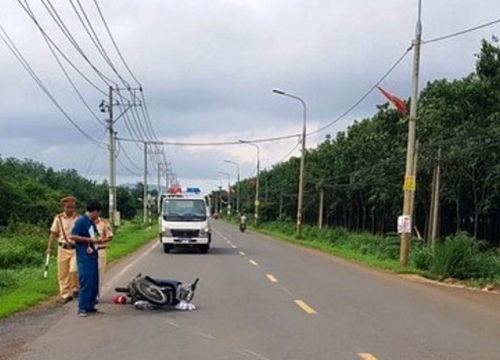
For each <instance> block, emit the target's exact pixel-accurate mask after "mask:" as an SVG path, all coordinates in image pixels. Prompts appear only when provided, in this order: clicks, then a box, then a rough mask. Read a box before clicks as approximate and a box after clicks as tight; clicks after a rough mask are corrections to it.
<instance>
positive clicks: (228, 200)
mask: <svg viewBox="0 0 500 360" xmlns="http://www.w3.org/2000/svg"><path fill="white" fill-rule="evenodd" d="M217 172H218V173H220V174H224V175H226V176H227V214H228V215H231V175H229V173H227V172H224V171H217Z"/></svg>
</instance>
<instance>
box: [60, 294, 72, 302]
mask: <svg viewBox="0 0 500 360" xmlns="http://www.w3.org/2000/svg"><path fill="white" fill-rule="evenodd" d="M71 300H73V296H71V295H70V296H68V297H65V298H63V299H62V303H63V304H67V303H69V302H70V301H71Z"/></svg>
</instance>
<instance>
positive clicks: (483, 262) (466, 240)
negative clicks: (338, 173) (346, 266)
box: [250, 221, 500, 290]
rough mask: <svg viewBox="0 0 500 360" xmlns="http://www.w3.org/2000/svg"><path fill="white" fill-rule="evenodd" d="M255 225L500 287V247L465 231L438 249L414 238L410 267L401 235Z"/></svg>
mask: <svg viewBox="0 0 500 360" xmlns="http://www.w3.org/2000/svg"><path fill="white" fill-rule="evenodd" d="M250 228H251V229H253V230H255V231H258V232H261V233H263V234H266V235H269V236H272V237H275V238H279V239H282V240H285V241H288V242H291V243H294V244H298V245H301V246H306V247H309V248H314V249H317V250H320V251H323V252H326V253H329V254H332V255H336V256H339V257H342V258H345V259H348V260H351V261H355V262H358V263H362V264H365V265H367V266H370V267H373V268H377V269H382V270H387V271H392V272H395V273H399V274H416V275H420V276H422V277H426V278H429V279H432V280H438V281H447V282H451V283H461V284H465V285H467V286H471V287H476V288H482V287H485V286H488V287H490V288H493V289H497V290H500V251H499V250H498V249H488V248H487V247H486V246H485V243H484V242H481V241H479V240H477V239H474V238H472V237H470V236H468V235H467V234H465V233H458V234H455V235H453V236H450V237H447V238H446V239H442V240H441V241H440V242H439V243H438V246H436V248H435V249H434V250H432V249H430V248H429V247H428V246H426V245H425V244H424V243H423V242H422V241H419V240H413V241H412V243H411V247H410V253H409V262H408V266H406V267H404V266H401V265H400V264H399V249H400V248H399V246H400V243H399V242H400V239H399V236H398V234H387V235H386V236H376V235H372V234H369V233H356V232H350V231H348V230H346V229H342V228H334V229H328V228H325V229H319V228H317V227H313V226H303V229H302V238H301V239H297V238H296V237H295V224H293V223H290V222H283V221H281V222H278V221H277V222H270V223H262V224H260V226H259V227H258V228H254V227H252V226H251V225H250Z"/></svg>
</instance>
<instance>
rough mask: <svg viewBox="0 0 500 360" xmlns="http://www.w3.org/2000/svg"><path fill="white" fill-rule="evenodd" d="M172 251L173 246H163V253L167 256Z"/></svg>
mask: <svg viewBox="0 0 500 360" xmlns="http://www.w3.org/2000/svg"><path fill="white" fill-rule="evenodd" d="M170 250H172V245H170V244H163V252H164V253H165V254H168V253H169V252H170Z"/></svg>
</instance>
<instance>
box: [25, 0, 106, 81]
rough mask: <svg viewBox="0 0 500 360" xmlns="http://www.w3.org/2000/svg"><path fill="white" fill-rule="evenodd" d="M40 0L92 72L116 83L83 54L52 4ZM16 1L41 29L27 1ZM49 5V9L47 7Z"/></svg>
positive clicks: (102, 78)
mask: <svg viewBox="0 0 500 360" xmlns="http://www.w3.org/2000/svg"><path fill="white" fill-rule="evenodd" d="M41 1H42V4H43V6H44V7H45V9H46V10H47V12H48V13H49V15H50V16H51V17H52V19H53V20H54V22H55V23H56V25H57V26H58V27H59V29H60V30H61V32H62V33H63V34H64V36H65V37H66V38H67V39H68V41H69V42H70V44H71V45H72V46H73V47H74V48H75V50H76V51H77V52H78V53H79V54H80V55H81V56H82V58H83V59H84V60H85V61H86V62H87V63H88V65H89V66H90V67H91V68H92V70H94V72H95V73H96V74H97V75H98V76H99V77H100V78H101V80H102V81H103V82H104V83H105V84H106V85H107V86H109V85H111V84H114V85H116V83H115V82H114V81H113V80H111V79H110V78H108V77H107V76H105V75H104V74H103V73H102V72H101V71H100V70H99V69H97V67H96V66H95V65H94V64H93V63H92V61H90V59H89V57H88V56H87V55H86V54H85V52H84V51H83V49H82V48H81V47H80V46H79V45H78V43H77V41H76V40H75V38H74V37H73V36H72V34H71V32H70V31H69V30H68V28H67V27H66V25H65V24H64V22H63V21H62V19H61V17H60V16H59V14H58V13H57V11H56V10H55V8H54V7H53V6H52V4H51V3H50V1H48V4H49V5H47V4H46V3H45V1H44V0H41ZM17 2H18V3H19V5H20V6H21V7H22V8H23V9H24V11H25V12H26V13H27V14H28V16H29V17H30V18H31V20H32V21H33V22H34V23H35V24H36V25H37V27H38V28H39V29H40V31H42V27H41V25H40V24H39V23H38V20H36V17H35V16H34V14H33V12H30V11H29V10H28V9H29V5H28V3H27V0H25V2H26V4H25V5H23V4H22V3H21V0H17ZM49 7H50V9H49ZM51 9H52V10H51Z"/></svg>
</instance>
